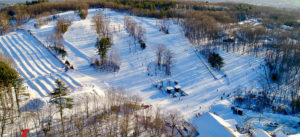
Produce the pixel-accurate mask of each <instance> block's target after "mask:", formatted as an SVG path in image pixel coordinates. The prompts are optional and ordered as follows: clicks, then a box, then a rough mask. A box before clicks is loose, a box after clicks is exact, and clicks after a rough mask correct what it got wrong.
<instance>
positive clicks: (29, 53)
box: [7, 35, 50, 75]
mask: <svg viewBox="0 0 300 137" xmlns="http://www.w3.org/2000/svg"><path fill="white" fill-rule="evenodd" d="M13 36H14V35H13ZM7 37H8V39H9V40H11V41H14V45H15V46H16V47H17V49H23V50H24V51H25V52H24V53H22V54H23V55H24V56H26V58H28V59H29V60H31V61H32V64H33V66H35V68H36V70H37V71H38V73H39V75H45V74H48V73H50V72H49V71H47V69H45V68H44V66H43V65H41V64H40V62H38V61H37V60H38V59H37V58H36V56H35V53H34V52H32V51H29V50H28V49H27V47H25V46H24V45H22V43H21V42H20V40H17V39H15V38H12V36H7Z"/></svg>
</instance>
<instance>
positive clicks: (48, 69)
mask: <svg viewBox="0 0 300 137" xmlns="http://www.w3.org/2000/svg"><path fill="white" fill-rule="evenodd" d="M0 48H1V50H2V51H3V53H4V54H6V55H7V56H9V57H10V58H12V59H13V60H14V62H15V64H16V66H17V68H18V71H19V73H20V74H21V75H22V76H23V78H24V80H25V83H26V85H27V88H28V89H29V91H31V92H30V94H31V97H47V96H48V95H49V92H50V91H53V90H54V88H55V80H56V78H59V79H61V80H63V81H64V82H65V83H66V84H67V85H68V86H69V87H76V86H79V85H80V84H79V83H78V82H77V81H76V80H75V79H73V78H72V77H70V76H69V75H68V74H67V73H65V72H64V69H63V68H62V67H63V65H62V64H61V63H60V62H59V61H58V60H57V59H56V58H55V57H54V56H53V55H52V54H51V53H50V52H49V51H48V50H47V49H46V48H45V47H43V46H42V45H41V44H40V43H39V42H38V41H37V40H36V39H35V38H34V37H33V36H31V35H30V34H29V33H28V32H26V31H18V32H15V33H10V34H8V35H5V36H1V37H0Z"/></svg>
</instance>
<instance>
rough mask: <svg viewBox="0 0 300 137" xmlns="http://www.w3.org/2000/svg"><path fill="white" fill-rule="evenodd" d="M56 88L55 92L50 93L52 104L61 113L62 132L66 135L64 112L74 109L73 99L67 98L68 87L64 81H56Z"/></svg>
mask: <svg viewBox="0 0 300 137" xmlns="http://www.w3.org/2000/svg"><path fill="white" fill-rule="evenodd" d="M55 83H56V88H55V90H54V92H52V93H50V95H51V100H50V102H51V103H53V104H56V105H57V107H58V109H59V113H60V118H61V126H62V131H63V133H64V120H63V110H64V109H66V108H68V109H71V108H72V107H73V104H72V103H73V99H72V98H70V97H67V95H68V93H67V87H66V85H65V83H63V81H61V80H60V79H56V81H55Z"/></svg>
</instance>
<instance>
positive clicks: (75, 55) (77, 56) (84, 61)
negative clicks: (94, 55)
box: [63, 40, 91, 67]
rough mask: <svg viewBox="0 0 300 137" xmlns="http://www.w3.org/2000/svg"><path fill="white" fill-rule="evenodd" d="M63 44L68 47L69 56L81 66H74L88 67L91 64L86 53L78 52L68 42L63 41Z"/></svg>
mask: <svg viewBox="0 0 300 137" xmlns="http://www.w3.org/2000/svg"><path fill="white" fill-rule="evenodd" d="M63 43H64V45H65V46H66V47H67V53H68V56H69V57H70V58H72V60H76V62H80V65H79V64H73V65H78V66H88V65H90V64H91V63H90V59H89V57H88V56H86V55H85V54H84V53H82V52H81V51H80V50H78V49H77V48H76V47H74V46H73V45H72V44H71V43H69V42H68V41H66V40H63ZM72 60H70V62H72ZM78 66H77V67H78Z"/></svg>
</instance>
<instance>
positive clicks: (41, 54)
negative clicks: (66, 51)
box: [17, 35, 60, 73]
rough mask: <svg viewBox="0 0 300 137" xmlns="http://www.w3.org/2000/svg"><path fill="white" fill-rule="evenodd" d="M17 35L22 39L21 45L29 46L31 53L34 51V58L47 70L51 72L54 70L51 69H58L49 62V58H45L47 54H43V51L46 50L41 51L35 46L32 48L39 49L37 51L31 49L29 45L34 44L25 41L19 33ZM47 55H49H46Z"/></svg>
mask: <svg viewBox="0 0 300 137" xmlns="http://www.w3.org/2000/svg"><path fill="white" fill-rule="evenodd" d="M17 37H18V38H19V39H21V40H22V43H23V44H24V45H23V46H27V47H29V49H30V50H31V51H32V52H33V53H35V56H36V58H38V60H39V61H40V62H41V64H43V66H44V67H45V69H47V70H48V71H51V72H52V73H55V71H53V70H57V71H60V70H59V69H57V67H55V66H54V65H53V63H52V62H49V60H48V59H47V56H46V55H44V52H46V53H47V52H48V51H41V50H40V48H38V47H37V48H34V49H35V50H37V51H39V52H38V53H37V51H35V50H34V49H32V46H31V45H35V44H33V43H31V44H29V43H27V41H25V40H24V38H22V37H21V36H20V35H17ZM36 46H39V45H36ZM49 54H50V53H49ZM48 57H50V56H48ZM43 60H45V61H46V62H47V63H48V64H49V65H50V66H51V68H50V67H49V66H48V65H46V64H45V63H44V61H43Z"/></svg>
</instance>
